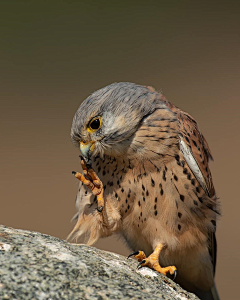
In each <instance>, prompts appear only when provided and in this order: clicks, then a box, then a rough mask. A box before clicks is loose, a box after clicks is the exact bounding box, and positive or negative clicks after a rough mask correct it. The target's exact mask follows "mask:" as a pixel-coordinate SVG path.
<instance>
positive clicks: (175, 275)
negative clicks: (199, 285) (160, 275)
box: [172, 270, 177, 281]
mask: <svg viewBox="0 0 240 300" xmlns="http://www.w3.org/2000/svg"><path fill="white" fill-rule="evenodd" d="M176 277H177V270H175V271H174V273H173V279H172V280H173V281H174V280H175V278H176Z"/></svg>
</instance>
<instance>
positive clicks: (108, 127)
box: [71, 82, 220, 300]
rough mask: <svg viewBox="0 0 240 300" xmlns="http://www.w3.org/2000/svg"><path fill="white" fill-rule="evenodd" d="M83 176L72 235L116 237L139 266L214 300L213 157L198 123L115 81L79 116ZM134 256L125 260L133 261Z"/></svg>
mask: <svg viewBox="0 0 240 300" xmlns="http://www.w3.org/2000/svg"><path fill="white" fill-rule="evenodd" d="M71 137H72V140H73V142H74V143H75V144H76V145H77V146H80V151H81V155H82V157H83V159H82V160H81V163H82V169H83V175H82V174H81V173H77V172H74V174H75V176H76V177H77V178H78V179H79V180H80V186H79V192H78V194H77V198H76V206H77V210H78V213H77V215H76V219H77V223H76V226H75V227H74V229H73V232H72V234H74V236H75V237H76V238H78V237H80V236H85V237H86V238H87V241H88V244H93V243H94V242H96V241H97V240H98V239H99V238H100V237H107V236H110V235H112V234H117V235H120V236H122V237H123V238H124V239H125V240H126V242H127V244H128V246H129V247H130V248H131V249H132V250H133V251H134V253H132V254H131V255H134V256H135V257H136V258H137V259H138V260H139V267H141V266H148V267H150V268H152V269H154V270H156V271H158V272H160V273H162V274H165V275H166V274H168V275H169V276H172V278H173V277H174V276H175V275H176V270H177V276H176V282H177V283H179V284H180V285H181V286H182V287H183V288H185V289H186V290H188V291H190V292H194V293H195V294H197V295H198V296H199V297H200V298H201V299H215V300H216V299H219V297H218V294H217V290H216V287H215V284H214V273H215V266H216V238H215V231H216V220H217V217H218V215H220V212H219V200H218V198H217V197H216V194H215V190H214V186H213V182H212V176H211V172H210V170H209V166H208V162H209V160H210V159H212V155H211V152H210V149H209V147H208V144H207V142H206V140H205V138H204V136H203V135H202V134H201V132H200V131H199V128H198V125H197V123H196V121H195V120H194V119H193V118H192V117H191V116H190V115H189V114H188V113H186V112H184V111H182V110H180V109H179V108H177V107H176V106H174V105H173V104H172V103H170V102H168V101H167V100H166V98H165V97H164V96H163V95H162V93H160V92H157V91H155V90H154V88H152V87H148V86H141V85H136V84H133V83H126V82H122V83H113V84H111V85H109V86H107V87H104V88H102V89H100V90H98V91H96V92H94V93H93V94H92V95H91V96H89V97H88V98H87V99H86V100H85V101H84V102H83V103H82V104H81V105H80V107H79V108H78V110H77V112H76V114H75V116H74V118H73V123H72V129H71ZM131 255H130V256H131Z"/></svg>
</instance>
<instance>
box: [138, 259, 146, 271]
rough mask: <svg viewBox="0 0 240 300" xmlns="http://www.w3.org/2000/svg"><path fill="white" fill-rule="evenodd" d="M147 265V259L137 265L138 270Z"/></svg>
mask: <svg viewBox="0 0 240 300" xmlns="http://www.w3.org/2000/svg"><path fill="white" fill-rule="evenodd" d="M145 263H146V259H143V260H142V261H140V263H139V264H138V265H137V269H140V268H141V267H142V265H143V264H145Z"/></svg>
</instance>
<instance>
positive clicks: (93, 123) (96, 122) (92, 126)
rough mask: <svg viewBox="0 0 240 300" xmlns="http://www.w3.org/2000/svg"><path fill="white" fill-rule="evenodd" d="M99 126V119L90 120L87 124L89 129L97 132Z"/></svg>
mask: <svg viewBox="0 0 240 300" xmlns="http://www.w3.org/2000/svg"><path fill="white" fill-rule="evenodd" d="M100 126H101V120H100V119H99V118H96V119H94V120H92V121H91V122H90V124H89V127H90V129H92V130H97V129H99V128H100Z"/></svg>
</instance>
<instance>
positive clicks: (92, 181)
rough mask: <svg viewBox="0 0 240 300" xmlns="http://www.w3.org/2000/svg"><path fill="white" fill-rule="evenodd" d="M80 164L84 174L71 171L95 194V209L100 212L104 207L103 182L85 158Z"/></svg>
mask: <svg viewBox="0 0 240 300" xmlns="http://www.w3.org/2000/svg"><path fill="white" fill-rule="evenodd" d="M81 165H82V168H83V174H84V175H83V174H81V173H78V172H75V171H73V172H72V173H73V174H74V176H75V177H76V178H77V179H78V180H80V181H81V182H82V183H83V184H84V185H86V186H87V187H88V188H90V190H91V191H92V193H93V194H94V195H95V196H97V202H98V207H97V210H98V211H99V212H102V211H103V209H104V198H103V184H102V182H101V180H100V179H99V177H98V176H97V174H96V173H95V171H94V170H93V169H92V168H91V166H90V165H87V164H86V162H85V160H83V159H81Z"/></svg>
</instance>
